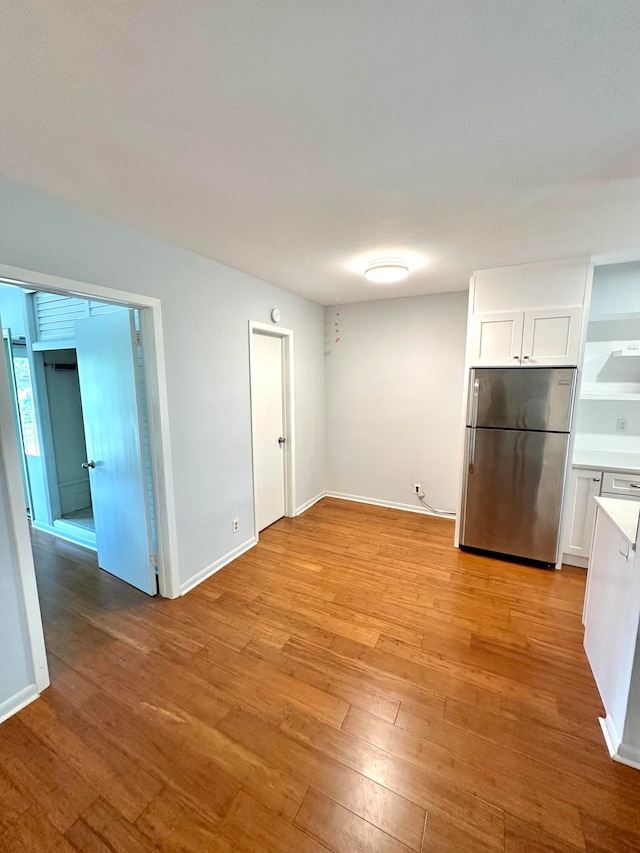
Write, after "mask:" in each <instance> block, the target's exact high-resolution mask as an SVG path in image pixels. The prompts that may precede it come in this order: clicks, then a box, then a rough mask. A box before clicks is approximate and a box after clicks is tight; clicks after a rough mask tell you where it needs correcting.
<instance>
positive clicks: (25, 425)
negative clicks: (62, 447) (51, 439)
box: [13, 356, 40, 456]
mask: <svg viewBox="0 0 640 853" xmlns="http://www.w3.org/2000/svg"><path fill="white" fill-rule="evenodd" d="M13 369H14V371H15V375H16V390H17V392H18V411H19V412H20V426H21V428H22V444H23V445H24V452H25V453H26V455H27V456H40V441H39V439H38V425H37V423H36V410H35V406H34V404H33V386H32V385H31V367H30V365H29V359H28V358H25V357H24V356H15V357H14V359H13Z"/></svg>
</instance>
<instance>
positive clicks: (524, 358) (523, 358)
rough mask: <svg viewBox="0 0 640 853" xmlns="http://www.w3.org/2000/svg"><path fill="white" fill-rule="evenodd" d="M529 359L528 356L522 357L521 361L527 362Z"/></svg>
mask: <svg viewBox="0 0 640 853" xmlns="http://www.w3.org/2000/svg"><path fill="white" fill-rule="evenodd" d="M529 358H530V356H528V355H523V356H522V360H523V361H528V360H529Z"/></svg>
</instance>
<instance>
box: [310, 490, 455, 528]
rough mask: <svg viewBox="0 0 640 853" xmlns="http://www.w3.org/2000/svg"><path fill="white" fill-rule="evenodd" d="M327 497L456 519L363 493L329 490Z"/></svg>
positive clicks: (451, 519)
mask: <svg viewBox="0 0 640 853" xmlns="http://www.w3.org/2000/svg"><path fill="white" fill-rule="evenodd" d="M327 497H328V498H339V499H340V500H341V501H355V503H359V504H371V505H372V506H386V507H389V508H390V509H401V510H402V511H403V512H417V513H419V514H420V515H430V516H432V517H433V518H446V519H448V520H449V521H454V517H453V516H452V515H438V513H435V512H431V511H430V510H428V509H427V508H426V507H422V506H413V505H412V504H400V503H395V502H394V501H382V500H378V499H377V498H365V497H362V495H345V494H343V493H342V492H327Z"/></svg>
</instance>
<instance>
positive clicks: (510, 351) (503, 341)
mask: <svg viewBox="0 0 640 853" xmlns="http://www.w3.org/2000/svg"><path fill="white" fill-rule="evenodd" d="M523 322H524V315H523V313H522V311H515V312H512V313H508V314H477V315H476V316H475V317H474V318H473V332H472V338H471V366H472V367H505V366H506V365H519V364H520V350H521V347H522V327H523Z"/></svg>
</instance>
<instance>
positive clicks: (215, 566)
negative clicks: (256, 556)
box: [179, 536, 258, 595]
mask: <svg viewBox="0 0 640 853" xmlns="http://www.w3.org/2000/svg"><path fill="white" fill-rule="evenodd" d="M257 544H258V540H257V539H256V537H255V536H252V537H251V538H250V539H247V540H246V542H243V543H242V545H238V547H237V548H234V549H233V551H229V553H228V554H225V555H224V557H220V559H219V560H216V561H215V563H211V565H210V566H207V567H206V568H204V569H202V571H200V572H198V573H197V574H196V575H194V576H193V577H192V578H189V580H188V581H185V582H184V583H182V584H180V590H179V591H180V595H186V594H187V593H188V592H191V590H192V589H193V588H194V587H196V586H198V584H201V583H202V581H206V579H207V578H210V577H211V575H215V573H216V572H219V571H220V569H223V568H224V567H225V566H228V565H229V563H231V562H233V560H236V559H237V558H238V557H240V556H241V555H242V554H244V553H245V552H246V551H249V549H251V548H253V546H254V545H257Z"/></svg>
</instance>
